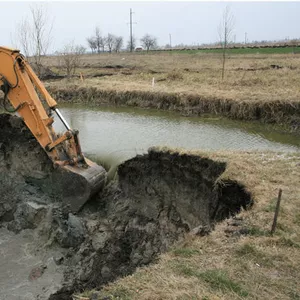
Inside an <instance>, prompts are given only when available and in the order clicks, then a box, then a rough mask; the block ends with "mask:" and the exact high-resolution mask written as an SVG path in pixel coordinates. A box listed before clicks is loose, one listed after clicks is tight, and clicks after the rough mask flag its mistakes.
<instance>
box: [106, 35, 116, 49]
mask: <svg viewBox="0 0 300 300" xmlns="http://www.w3.org/2000/svg"><path fill="white" fill-rule="evenodd" d="M115 39H116V36H114V35H113V34H111V33H109V34H108V35H107V37H106V45H107V48H108V51H109V53H111V52H112V50H113V47H114V44H115Z"/></svg>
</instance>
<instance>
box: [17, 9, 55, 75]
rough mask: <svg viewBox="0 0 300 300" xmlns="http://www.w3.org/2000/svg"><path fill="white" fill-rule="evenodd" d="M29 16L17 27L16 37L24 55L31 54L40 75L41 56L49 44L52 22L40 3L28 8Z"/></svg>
mask: <svg viewBox="0 0 300 300" xmlns="http://www.w3.org/2000/svg"><path fill="white" fill-rule="evenodd" d="M30 12H31V18H26V19H24V20H23V21H22V22H21V23H20V24H19V26H18V27H17V39H18V43H19V44H20V46H21V50H23V51H24V53H25V55H26V56H32V59H33V62H34V67H35V69H36V72H37V73H38V75H41V69H42V56H43V55H45V54H46V53H47V51H48V49H49V46H50V44H51V31H52V24H53V22H51V23H50V22H49V16H48V12H47V10H46V9H45V7H44V6H42V5H35V6H32V7H31V8H30Z"/></svg>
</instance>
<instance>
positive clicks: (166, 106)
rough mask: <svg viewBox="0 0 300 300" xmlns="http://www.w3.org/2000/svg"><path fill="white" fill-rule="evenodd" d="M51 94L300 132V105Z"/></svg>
mask: <svg viewBox="0 0 300 300" xmlns="http://www.w3.org/2000/svg"><path fill="white" fill-rule="evenodd" d="M48 90H49V91H50V93H51V94H52V95H53V97H54V98H55V99H57V100H58V101H59V102H66V103H84V104H88V105H116V106H133V107H141V108H155V109H162V110H171V111H176V112H180V113H181V114H183V115H186V116H199V115H202V114H212V115H219V116H224V117H227V118H231V119H238V120H247V121H248V120H251V121H260V122H263V123H273V124H278V125H281V126H283V127H285V128H286V130H289V131H298V130H299V128H300V102H299V101H284V100H282V101H279V100H274V101H273V100H272V101H270V100H268V101H267V100H266V101H264V100H262V101H238V100H233V99H219V98H215V97H203V96H201V95H197V94H179V93H163V92H152V91H135V90H132V91H116V90H106V89H100V88H95V87H78V86H76V85H74V86H69V87H64V88H60V87H55V86H51V85H50V86H49V87H48Z"/></svg>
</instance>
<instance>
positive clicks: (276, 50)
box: [139, 47, 300, 54]
mask: <svg viewBox="0 0 300 300" xmlns="http://www.w3.org/2000/svg"><path fill="white" fill-rule="evenodd" d="M222 51H223V49H201V50H198V49H187V50H171V51H169V50H168V51H149V52H148V53H161V52H162V53H170V54H171V53H176V54H202V53H208V54H221V53H222ZM226 52H227V53H228V54H291V53H300V47H278V48H272V47H269V48H236V49H227V50H226ZM145 53H146V52H140V53H139V54H145Z"/></svg>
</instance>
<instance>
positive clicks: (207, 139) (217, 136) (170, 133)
mask: <svg viewBox="0 0 300 300" xmlns="http://www.w3.org/2000/svg"><path fill="white" fill-rule="evenodd" d="M61 111H62V113H63V114H64V116H65V118H66V120H67V121H68V122H69V124H70V126H71V127H72V128H75V129H78V130H79V131H80V140H81V144H82V148H83V151H84V152H85V153H86V154H87V155H90V156H96V157H100V159H101V160H104V161H106V162H109V163H120V162H122V161H123V160H125V159H128V158H131V157H133V156H135V155H136V154H137V153H144V152H145V151H146V150H147V149H148V148H149V147H151V146H157V145H165V146H171V147H183V148H186V149H203V150H273V151H284V152H293V151H296V152H298V151H300V138H299V137H298V138H297V136H295V135H292V134H287V133H283V132H280V131H279V130H275V129H274V128H273V127H272V126H271V125H260V124H258V123H254V122H238V121H232V120H225V119H221V118H216V117H214V118H208V117H206V118H203V117H188V118H187V117H183V116H180V115H179V114H177V113H174V112H164V111H156V110H142V109H137V108H116V107H100V108H99V107H96V108H95V107H92V108H91V107H85V106H82V105H74V104H73V105H67V106H62V107H61ZM57 123H58V122H57ZM56 129H58V130H63V126H62V125H61V124H56Z"/></svg>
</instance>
